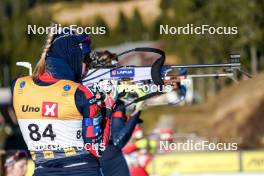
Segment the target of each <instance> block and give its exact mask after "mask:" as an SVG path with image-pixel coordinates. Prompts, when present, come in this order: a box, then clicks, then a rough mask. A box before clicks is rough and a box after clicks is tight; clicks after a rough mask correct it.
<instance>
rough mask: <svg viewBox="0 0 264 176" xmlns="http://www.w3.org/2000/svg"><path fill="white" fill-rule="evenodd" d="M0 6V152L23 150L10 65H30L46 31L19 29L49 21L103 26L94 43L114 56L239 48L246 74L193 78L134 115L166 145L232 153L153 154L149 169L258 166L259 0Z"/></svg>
mask: <svg viewBox="0 0 264 176" xmlns="http://www.w3.org/2000/svg"><path fill="white" fill-rule="evenodd" d="M0 9H1V10H0V13H1V15H0V48H1V49H0V136H1V138H0V149H1V150H3V151H5V150H10V149H25V144H24V142H23V139H22V136H21V134H20V130H19V128H18V125H17V122H16V117H15V115H14V112H13V110H12V106H11V93H10V84H11V82H12V80H13V79H15V78H16V77H18V76H21V75H26V74H28V71H27V70H25V69H23V68H20V67H17V66H16V62H17V61H28V62H31V63H32V65H33V66H34V65H35V64H36V62H37V61H38V59H39V57H40V54H41V52H42V46H43V45H44V43H45V38H46V36H45V35H28V34H27V27H28V25H37V26H50V24H51V22H53V21H54V22H57V23H60V24H62V25H65V26H67V25H70V24H76V25H78V26H83V27H85V26H105V27H106V29H107V32H106V34H105V35H92V36H91V38H92V46H93V48H94V49H96V50H100V49H109V50H110V51H112V52H117V53H119V52H122V51H124V50H127V49H131V48H135V47H142V46H148V47H157V48H161V49H163V50H165V52H166V55H167V59H166V64H191V63H201V64H202V63H221V62H226V61H227V59H228V56H229V54H230V53H239V54H240V55H241V62H242V64H243V66H244V68H246V70H248V71H249V72H250V73H251V74H252V75H253V78H252V79H250V80H248V79H246V78H244V77H243V76H241V75H239V79H240V80H241V81H240V83H239V84H236V83H234V82H232V81H230V80H228V79H225V78H218V79H216V78H207V79H195V80H193V82H192V89H191V95H192V96H191V97H190V98H189V101H188V102H187V103H184V104H183V105H182V106H155V107H148V108H146V110H144V111H143V114H142V118H143V119H144V124H143V126H142V127H143V129H144V134H145V136H146V138H147V139H149V140H152V139H150V138H151V136H153V133H154V134H156V132H157V130H160V131H162V129H163V130H164V129H169V130H170V135H171V138H172V141H174V142H184V141H187V140H194V141H201V140H208V141H210V142H213V143H218V142H234V143H237V144H238V147H239V151H237V152H209V151H205V152H191V153H190V152H189V153H186V152H168V153H166V154H157V153H153V154H152V161H151V163H150V165H149V173H151V174H152V175H183V174H187V173H188V174H206V173H218V174H221V173H223V174H227V173H230V174H232V175H233V174H248V175H252V174H253V173H254V174H259V175H261V174H262V172H263V173H264V151H263V152H262V150H263V148H264V127H263V124H264V91H263V90H264V73H263V69H264V47H263V46H264V30H263V27H264V0H250V1H248V0H228V1H221V0H214V1H210V0H89V1H88V0H68V1H67V0H1V1H0ZM162 24H164V25H169V26H186V25H187V24H194V25H195V26H200V25H203V24H208V25H211V26H236V27H238V29H239V33H238V34H237V35H207V34H205V35H195V34H193V35H160V33H159V29H160V25H162ZM135 57H136V59H133V57H131V58H130V59H126V61H124V62H123V63H122V64H129V65H131V64H134V63H136V64H138V63H139V64H143V65H144V62H145V60H144V59H145V57H147V56H145V55H140V56H138V55H137V56H135ZM209 71H212V70H210V69H209ZM201 72H204V70H199V69H198V70H197V72H196V73H201ZM165 131H166V130H165ZM161 134H162V132H158V136H159V135H160V136H161ZM156 135H157V134H156ZM160 136H159V137H157V138H159V140H160V138H161V137H160ZM0 153H1V152H0ZM201 158H203V159H202V160H201ZM165 161H166V162H165ZM190 161H192V162H190ZM151 168H152V169H151ZM153 168H155V169H153ZM161 168H162V169H161Z"/></svg>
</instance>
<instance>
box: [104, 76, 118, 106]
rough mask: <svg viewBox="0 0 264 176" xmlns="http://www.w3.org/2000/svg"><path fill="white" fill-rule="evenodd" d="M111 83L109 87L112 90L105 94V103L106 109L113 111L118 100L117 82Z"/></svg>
mask: <svg viewBox="0 0 264 176" xmlns="http://www.w3.org/2000/svg"><path fill="white" fill-rule="evenodd" d="M109 82H110V83H109V84H108V85H111V90H110V89H108V91H107V92H104V94H105V99H104V103H105V106H106V108H108V109H113V108H114V107H115V103H116V100H117V98H118V91H117V81H115V80H111V81H109ZM109 90H110V91H109Z"/></svg>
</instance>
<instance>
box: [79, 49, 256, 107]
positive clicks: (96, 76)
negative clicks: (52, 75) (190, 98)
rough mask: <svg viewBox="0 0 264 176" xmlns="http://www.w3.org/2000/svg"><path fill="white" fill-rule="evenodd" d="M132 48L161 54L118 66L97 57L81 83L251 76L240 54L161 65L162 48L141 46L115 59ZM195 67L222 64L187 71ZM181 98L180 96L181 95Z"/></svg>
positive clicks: (152, 82)
mask: <svg viewBox="0 0 264 176" xmlns="http://www.w3.org/2000/svg"><path fill="white" fill-rule="evenodd" d="M132 52H149V53H156V54H159V55H160V57H159V58H158V59H157V60H156V61H155V62H154V63H153V64H152V65H151V66H119V65H118V64H116V63H118V62H113V63H114V64H109V63H108V64H105V63H104V64H102V63H98V62H97V61H96V64H94V65H93V64H91V65H92V68H91V69H90V70H89V72H88V73H87V75H86V76H85V77H84V78H83V81H82V83H83V84H84V85H85V86H87V87H91V86H93V85H94V84H97V83H98V82H100V81H101V80H117V81H118V82H120V83H122V82H124V81H125V82H129V83H130V84H135V83H140V84H147V85H157V86H159V87H162V86H164V85H175V84H177V85H178V87H179V86H182V85H181V82H182V81H183V80H184V79H187V78H205V77H216V78H218V77H227V78H230V79H232V80H234V81H237V74H238V73H241V74H242V75H245V76H247V77H249V78H251V76H250V75H249V74H248V73H247V72H246V71H244V70H243V69H242V66H241V62H240V55H239V54H231V55H230V57H229V62H227V63H218V64H186V65H164V63H165V59H166V56H165V53H164V51H162V50H160V49H157V48H148V47H142V48H135V49H131V50H127V51H124V52H122V53H120V54H118V55H117V57H116V58H114V59H115V60H117V61H118V57H120V56H123V55H125V54H129V53H132ZM98 65H99V66H98ZM103 65H107V67H103ZM198 68H202V69H205V68H221V70H220V71H219V70H218V71H216V72H213V73H199V74H188V71H189V70H191V69H198ZM173 71H178V72H179V73H178V74H171V73H173ZM161 89H162V88H161ZM185 93H186V90H185ZM161 94H163V93H162V92H150V93H149V94H147V95H145V96H143V97H139V98H137V99H135V100H134V101H132V102H131V103H129V104H128V106H129V105H131V104H133V103H137V102H139V101H143V100H146V99H149V98H151V97H154V96H158V95H161ZM180 94H184V93H180ZM183 96H184V95H183ZM180 99H182V97H181V98H180Z"/></svg>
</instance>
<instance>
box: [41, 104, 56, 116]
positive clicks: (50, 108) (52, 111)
mask: <svg viewBox="0 0 264 176" xmlns="http://www.w3.org/2000/svg"><path fill="white" fill-rule="evenodd" d="M42 116H44V117H58V103H54V102H43V103H42Z"/></svg>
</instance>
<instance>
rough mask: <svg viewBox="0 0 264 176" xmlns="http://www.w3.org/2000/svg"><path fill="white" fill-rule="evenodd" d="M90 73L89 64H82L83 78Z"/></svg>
mask: <svg viewBox="0 0 264 176" xmlns="http://www.w3.org/2000/svg"><path fill="white" fill-rule="evenodd" d="M88 71H89V64H87V63H82V77H84V76H85V75H87V73H88Z"/></svg>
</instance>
